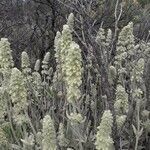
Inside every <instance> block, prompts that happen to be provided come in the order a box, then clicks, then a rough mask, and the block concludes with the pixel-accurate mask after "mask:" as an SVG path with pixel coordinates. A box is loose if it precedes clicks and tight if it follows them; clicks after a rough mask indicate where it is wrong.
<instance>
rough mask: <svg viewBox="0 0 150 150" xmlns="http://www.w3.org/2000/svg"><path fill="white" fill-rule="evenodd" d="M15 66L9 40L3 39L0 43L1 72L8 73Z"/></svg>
mask: <svg viewBox="0 0 150 150" xmlns="http://www.w3.org/2000/svg"><path fill="white" fill-rule="evenodd" d="M13 66H14V64H13V59H12V55H11V49H10V43H9V42H8V39H6V38H2V39H1V41H0V71H2V72H3V71H8V70H10V68H12V67H13Z"/></svg>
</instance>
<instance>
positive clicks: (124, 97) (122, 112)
mask: <svg viewBox="0 0 150 150" xmlns="http://www.w3.org/2000/svg"><path fill="white" fill-rule="evenodd" d="M114 108H115V112H116V122H117V126H118V128H119V129H121V127H122V126H123V124H124V122H125V120H126V114H127V112H128V110H129V103H128V94H127V93H126V91H125V88H124V87H123V86H122V85H120V84H119V85H117V90H116V101H115V104H114Z"/></svg>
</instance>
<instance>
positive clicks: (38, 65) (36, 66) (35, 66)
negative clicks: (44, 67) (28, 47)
mask: <svg viewBox="0 0 150 150" xmlns="http://www.w3.org/2000/svg"><path fill="white" fill-rule="evenodd" d="M40 67H41V61H40V59H38V60H37V61H36V62H35V65H34V71H35V72H38V71H39V70H40Z"/></svg>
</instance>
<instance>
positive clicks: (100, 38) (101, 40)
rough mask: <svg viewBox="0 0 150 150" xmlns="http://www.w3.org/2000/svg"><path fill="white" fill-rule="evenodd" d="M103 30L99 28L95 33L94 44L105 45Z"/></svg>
mask: <svg viewBox="0 0 150 150" xmlns="http://www.w3.org/2000/svg"><path fill="white" fill-rule="evenodd" d="M105 39H106V37H105V30H104V29H103V28H99V31H98V33H97V36H96V42H97V43H98V44H99V45H105Z"/></svg>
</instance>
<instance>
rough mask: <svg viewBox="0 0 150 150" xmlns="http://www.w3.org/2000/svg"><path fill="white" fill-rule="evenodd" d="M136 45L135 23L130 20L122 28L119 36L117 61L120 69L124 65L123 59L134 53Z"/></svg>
mask: <svg viewBox="0 0 150 150" xmlns="http://www.w3.org/2000/svg"><path fill="white" fill-rule="evenodd" d="M134 46H135V41H134V35H133V23H132V22H130V23H129V24H128V25H127V26H125V27H124V28H123V29H122V30H121V32H120V34H119V37H118V43H117V48H116V57H115V58H116V62H115V63H116V64H117V65H118V67H119V69H120V67H121V66H122V61H124V60H125V59H126V58H127V57H128V55H133V50H134Z"/></svg>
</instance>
